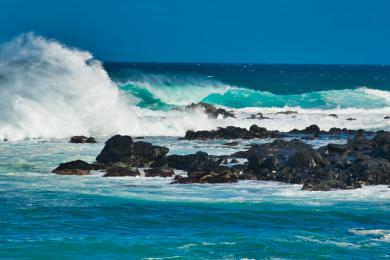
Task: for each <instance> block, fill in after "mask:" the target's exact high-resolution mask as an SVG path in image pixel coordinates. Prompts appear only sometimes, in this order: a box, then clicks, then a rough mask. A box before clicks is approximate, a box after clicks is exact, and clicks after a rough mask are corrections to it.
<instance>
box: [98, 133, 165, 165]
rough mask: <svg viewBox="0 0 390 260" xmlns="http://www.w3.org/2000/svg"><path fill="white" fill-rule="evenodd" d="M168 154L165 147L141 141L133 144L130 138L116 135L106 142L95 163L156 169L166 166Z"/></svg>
mask: <svg viewBox="0 0 390 260" xmlns="http://www.w3.org/2000/svg"><path fill="white" fill-rule="evenodd" d="M168 152H169V149H168V148H166V147H162V146H156V145H152V144H150V143H147V142H143V141H138V142H135V143H134V142H133V139H132V138H131V137H130V136H121V135H116V136H113V137H111V138H110V139H109V140H108V141H107V142H106V144H105V146H104V148H103V150H102V151H101V153H100V154H99V155H98V156H97V157H96V161H97V162H98V163H103V164H112V163H116V162H122V163H125V164H126V165H127V166H131V167H150V166H156V167H157V166H163V165H164V164H166V162H165V155H166V154H167V153H168Z"/></svg>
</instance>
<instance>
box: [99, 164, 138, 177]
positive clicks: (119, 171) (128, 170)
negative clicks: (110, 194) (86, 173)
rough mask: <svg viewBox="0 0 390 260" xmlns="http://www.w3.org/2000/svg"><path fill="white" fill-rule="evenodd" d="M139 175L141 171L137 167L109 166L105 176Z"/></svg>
mask: <svg viewBox="0 0 390 260" xmlns="http://www.w3.org/2000/svg"><path fill="white" fill-rule="evenodd" d="M139 175H140V172H139V171H138V169H136V168H132V167H119V166H114V167H110V168H108V169H107V170H106V174H105V175H104V176H103V177H128V176H130V177H134V176H139Z"/></svg>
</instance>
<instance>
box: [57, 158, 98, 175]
mask: <svg viewBox="0 0 390 260" xmlns="http://www.w3.org/2000/svg"><path fill="white" fill-rule="evenodd" d="M92 169H93V166H91V165H90V164H89V163H87V162H84V161H82V160H76V161H71V162H66V163H61V164H60V165H59V166H58V167H57V168H55V169H54V170H53V171H52V172H53V173H56V174H60V175H89V174H90V171H91V170H92Z"/></svg>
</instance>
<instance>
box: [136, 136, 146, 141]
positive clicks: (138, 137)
mask: <svg viewBox="0 0 390 260" xmlns="http://www.w3.org/2000/svg"><path fill="white" fill-rule="evenodd" d="M140 139H145V137H143V136H137V137H134V140H140Z"/></svg>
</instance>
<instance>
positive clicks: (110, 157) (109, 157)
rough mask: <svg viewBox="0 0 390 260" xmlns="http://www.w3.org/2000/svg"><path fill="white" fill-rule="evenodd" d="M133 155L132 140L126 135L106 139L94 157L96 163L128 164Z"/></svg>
mask: <svg viewBox="0 0 390 260" xmlns="http://www.w3.org/2000/svg"><path fill="white" fill-rule="evenodd" d="M133 153H134V143H133V139H132V138H131V137H130V136H127V135H124V136H122V135H115V136H113V137H111V138H110V139H108V140H107V141H106V143H105V145H104V148H103V150H102V151H101V152H100V154H99V155H98V156H97V157H96V161H97V162H98V163H104V164H108V163H115V162H129V161H130V160H131V159H132V156H133Z"/></svg>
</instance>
